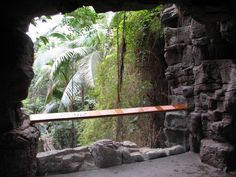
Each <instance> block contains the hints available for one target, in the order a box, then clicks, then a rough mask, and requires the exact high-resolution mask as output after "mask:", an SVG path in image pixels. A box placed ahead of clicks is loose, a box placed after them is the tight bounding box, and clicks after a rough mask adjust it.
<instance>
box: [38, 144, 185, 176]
mask: <svg viewBox="0 0 236 177" xmlns="http://www.w3.org/2000/svg"><path fill="white" fill-rule="evenodd" d="M184 152H185V149H184V147H182V146H181V145H177V146H173V147H169V148H158V149H152V148H148V147H143V148H139V147H138V146H137V145H136V144H135V143H133V142H131V141H123V142H114V141H112V140H109V139H104V140H99V141H97V142H95V143H94V144H92V145H91V146H89V147H85V146H84V147H77V148H70V149H64V150H54V151H48V152H41V153H38V155H37V165H38V171H37V175H39V176H43V175H47V174H60V173H70V172H75V171H84V170H91V169H96V168H97V167H99V168H107V167H111V166H116V165H121V164H126V163H134V162H142V161H145V160H150V159H156V158H160V157H165V156H170V155H176V154H180V153H184Z"/></svg>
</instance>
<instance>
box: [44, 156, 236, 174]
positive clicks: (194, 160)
mask: <svg viewBox="0 0 236 177" xmlns="http://www.w3.org/2000/svg"><path fill="white" fill-rule="evenodd" d="M48 177H236V173H234V174H233V173H232V174H226V173H224V172H222V171H220V170H218V169H215V168H213V167H211V166H208V165H205V164H202V163H201V162H200V159H199V156H198V154H195V153H191V152H187V153H184V154H179V155H173V156H169V157H164V158H159V159H155V160H149V161H144V162H136V163H132V164H124V165H120V166H114V167H110V168H100V169H94V170H90V171H81V172H77V173H70V174H63V175H51V176H48Z"/></svg>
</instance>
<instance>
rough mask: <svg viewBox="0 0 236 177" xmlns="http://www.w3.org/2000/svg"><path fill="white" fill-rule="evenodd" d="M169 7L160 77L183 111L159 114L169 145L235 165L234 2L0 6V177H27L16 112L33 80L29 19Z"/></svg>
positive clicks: (30, 163)
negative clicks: (87, 9)
mask: <svg viewBox="0 0 236 177" xmlns="http://www.w3.org/2000/svg"><path fill="white" fill-rule="evenodd" d="M175 2H176V3H177V4H179V6H180V7H181V8H179V9H178V8H175V7H174V8H171V7H170V6H167V7H166V10H165V13H164V16H163V19H162V21H163V23H164V24H165V25H166V28H165V40H166V41H165V43H166V47H165V51H166V55H165V58H166V62H167V63H168V65H169V67H168V68H167V70H166V77H167V79H168V80H169V81H170V82H171V89H172V102H175V101H177V100H181V101H183V102H187V103H188V106H189V108H190V110H189V111H190V112H189V114H188V115H186V116H184V117H183V116H180V115H173V114H170V115H167V116H166V123H165V126H166V135H167V137H169V139H168V141H169V143H170V144H171V143H176V141H177V140H179V137H183V138H184V140H186V141H185V142H187V144H189V145H190V149H191V150H193V151H200V154H201V156H202V161H203V162H205V163H208V164H210V165H213V166H216V167H220V168H225V167H227V168H231V167H232V168H233V164H235V159H236V157H235V156H236V155H235V154H236V153H235V146H236V142H235V138H234V136H235V135H236V130H235V129H236V125H235V111H234V107H235V102H236V99H235V96H236V84H235V83H236V81H235V78H236V77H235V76H236V66H235V61H236V54H235V52H234V49H235V44H236V28H235V27H236V26H235V24H236V21H235V20H234V19H236V18H235V15H236V2H234V0H229V1H227V2H224V1H222V2H219V3H216V2H214V1H213V2H212V1H207V2H201V3H199V1H195V0H191V1H190V0H182V1H174V0H173V1H172V0H162V1H159V2H156V1H154V0H149V1H141V0H136V1H132V0H128V1H124V0H120V1H116V0H112V1H107V2H105V3H104V1H102V0H99V1H93V0H89V1H88V0H83V1H77V0H53V1H47V0H41V1H36V2H34V1H28V0H23V1H17V2H12V1H11V2H10V1H9V2H5V3H4V4H3V5H2V6H1V7H0V8H1V12H0V13H1V15H2V17H3V18H2V21H1V22H2V26H3V27H2V29H1V32H2V35H4V36H5V37H4V38H3V40H2V41H3V45H4V47H2V49H1V50H2V52H1V53H2V55H1V57H2V65H1V66H2V68H1V70H0V78H1V81H2V82H1V89H0V90H1V96H0V98H1V109H0V116H1V120H0V122H1V124H0V134H1V135H0V140H1V141H0V154H1V155H3V157H2V158H1V161H0V175H1V176H6V177H7V176H11V177H12V176H17V177H21V176H22V177H31V176H34V173H35V155H36V145H37V139H38V136H39V132H38V131H37V129H35V128H34V127H31V126H30V125H29V124H27V122H25V123H23V122H22V119H23V117H22V114H21V110H20V108H21V101H22V100H23V99H25V98H26V97H27V93H28V87H29V84H30V81H31V79H32V76H33V73H32V64H33V60H34V56H33V53H34V51H33V44H32V41H31V40H30V39H29V37H27V35H26V34H25V32H26V31H27V28H28V25H29V23H30V20H31V19H32V18H33V17H35V16H41V15H52V14H56V13H59V12H62V13H65V12H69V11H72V10H74V9H76V8H78V7H81V6H82V5H92V6H94V8H95V9H96V10H97V11H98V12H104V11H108V10H115V11H117V10H138V9H145V8H151V7H154V6H156V5H158V4H160V3H164V4H167V3H175ZM176 9H177V10H176ZM191 16H192V17H193V18H194V19H195V20H193V19H192V17H191ZM196 20H197V21H198V22H197V21H196ZM201 23H202V24H201ZM203 24H204V25H203ZM3 60H4V64H3ZM179 120H181V121H179ZM183 122H184V125H183ZM172 123H173V124H172ZM170 125H171V126H170ZM172 125H179V126H178V127H176V126H172ZM181 126H182V127H181ZM183 131H186V132H190V134H189V137H190V138H189V140H190V141H189V143H188V136H187V137H185V136H183V135H182V133H183ZM173 134H174V135H175V136H176V135H177V136H176V137H175V136H173ZM186 134H187V133H186ZM181 141H182V140H181ZM234 168H235V167H234Z"/></svg>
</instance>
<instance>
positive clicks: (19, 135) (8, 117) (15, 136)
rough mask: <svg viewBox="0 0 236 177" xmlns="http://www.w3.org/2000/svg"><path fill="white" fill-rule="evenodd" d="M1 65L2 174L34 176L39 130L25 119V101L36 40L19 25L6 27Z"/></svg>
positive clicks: (6, 176) (0, 137)
mask: <svg viewBox="0 0 236 177" xmlns="http://www.w3.org/2000/svg"><path fill="white" fill-rule="evenodd" d="M1 32H2V33H1V34H3V35H6V37H5V38H3V40H2V43H3V44H4V47H3V50H2V55H1V58H2V60H4V63H3V62H2V64H1V69H0V80H1V87H0V91H1V92H0V93H1V94H0V102H1V103H0V155H1V158H0V176H4V177H33V176H34V175H35V172H36V153H37V142H38V138H39V131H38V130H37V129H36V128H35V127H32V126H31V125H30V124H29V122H27V120H24V117H23V113H22V111H21V107H22V104H21V101H22V100H23V99H25V98H26V97H27V95H28V87H29V85H30V82H31V79H32V78H33V70H32V64H33V60H34V58H33V54H34V50H33V43H32V41H31V39H30V38H29V37H28V36H27V35H26V34H25V33H23V32H21V31H19V30H18V29H16V28H13V27H12V28H8V29H3V31H1Z"/></svg>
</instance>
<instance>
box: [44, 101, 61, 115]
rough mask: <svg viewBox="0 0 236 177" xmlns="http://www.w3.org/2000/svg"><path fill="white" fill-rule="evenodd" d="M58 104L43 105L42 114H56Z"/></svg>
mask: <svg viewBox="0 0 236 177" xmlns="http://www.w3.org/2000/svg"><path fill="white" fill-rule="evenodd" d="M58 108H59V104H58V103H57V102H50V103H48V104H46V105H45V107H44V110H43V113H54V112H58Z"/></svg>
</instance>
